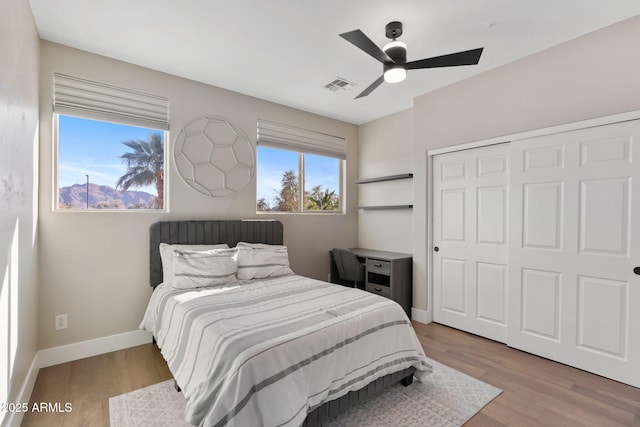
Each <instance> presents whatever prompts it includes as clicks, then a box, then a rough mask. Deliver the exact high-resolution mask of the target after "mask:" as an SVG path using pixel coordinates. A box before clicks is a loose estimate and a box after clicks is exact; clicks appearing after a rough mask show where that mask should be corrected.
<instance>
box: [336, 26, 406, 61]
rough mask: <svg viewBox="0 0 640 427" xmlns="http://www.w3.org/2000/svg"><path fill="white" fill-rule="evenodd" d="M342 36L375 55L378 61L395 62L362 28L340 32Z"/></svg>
mask: <svg viewBox="0 0 640 427" xmlns="http://www.w3.org/2000/svg"><path fill="white" fill-rule="evenodd" d="M340 37H342V38H343V39H345V40H346V41H348V42H350V43H352V44H353V45H354V46H356V47H358V48H360V49H362V50H363V51H365V52H366V53H368V54H369V55H371V56H373V57H374V58H375V59H377V60H378V61H380V62H382V63H383V64H384V63H385V62H394V61H393V59H391V58H390V57H389V55H387V54H386V53H384V51H383V50H382V49H380V48H379V47H378V46H377V45H376V44H375V43H374V42H373V41H371V39H370V38H369V37H367V36H366V34H365V33H363V32H362V31H360V30H353V31H349V32H348V33H342V34H340Z"/></svg>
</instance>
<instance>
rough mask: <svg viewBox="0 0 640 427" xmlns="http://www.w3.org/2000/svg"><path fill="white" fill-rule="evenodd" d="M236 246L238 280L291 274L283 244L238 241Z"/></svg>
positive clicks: (285, 248) (287, 255)
mask: <svg viewBox="0 0 640 427" xmlns="http://www.w3.org/2000/svg"><path fill="white" fill-rule="evenodd" d="M237 248H238V250H239V252H238V279H240V280H250V279H263V278H265V277H277V276H284V275H286V274H293V271H291V268H289V253H288V252H287V247H286V246H284V245H266V244H263V243H245V242H239V243H238V246H237Z"/></svg>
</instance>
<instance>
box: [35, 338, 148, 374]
mask: <svg viewBox="0 0 640 427" xmlns="http://www.w3.org/2000/svg"><path fill="white" fill-rule="evenodd" d="M151 340H152V336H151V334H150V333H149V332H146V331H131V332H125V333H123V334H118V335H111V336H108V337H102V338H96V339H93V340H88V341H81V342H76V343H73V344H67V345H61V346H60V347H52V348H46V349H44V350H40V351H39V352H38V353H37V354H36V359H37V364H36V367H37V368H46V367H47V366H53V365H58V364H60V363H66V362H71V361H72V360H78V359H84V358H85V357H91V356H97V355H98V354H103V353H110V352H112V351H117V350H122V349H123V348H129V347H135V346H137V345H142V344H147V343H150V342H151Z"/></svg>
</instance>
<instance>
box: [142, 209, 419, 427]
mask: <svg viewBox="0 0 640 427" xmlns="http://www.w3.org/2000/svg"><path fill="white" fill-rule="evenodd" d="M149 238H150V242H149V243H150V248H149V249H150V284H151V286H152V287H153V288H155V287H156V286H158V285H159V284H160V283H162V261H161V259H160V247H159V246H160V243H169V244H191V245H215V244H220V243H226V244H227V245H229V247H234V246H235V245H236V244H237V243H238V242H249V243H267V244H270V245H282V244H283V227H282V223H281V222H280V221H277V220H266V221H261V220H199V221H198V220H197V221H160V222H156V223H154V224H152V225H151V227H150V228H149ZM414 372H415V368H413V367H411V368H407V369H404V370H402V371H398V372H394V373H391V374H388V375H386V376H384V377H382V378H378V379H377V380H375V381H373V382H371V383H369V384H368V385H366V386H364V387H363V388H361V389H360V390H355V391H351V392H349V393H348V394H346V395H344V396H342V397H340V398H338V399H336V400H332V401H330V402H326V403H324V404H322V405H320V406H319V407H317V408H315V409H314V410H313V411H311V412H310V413H309V414H307V418H306V420H305V422H304V423H303V426H305V427H315V426H320V425H322V424H323V423H325V422H327V421H329V420H330V419H332V418H335V417H337V416H338V415H340V414H342V413H343V412H346V411H348V410H349V409H350V408H352V407H354V406H356V405H359V404H361V403H364V402H365V401H367V400H369V399H371V398H372V397H373V396H375V395H377V394H378V393H380V392H381V391H383V390H385V389H386V388H388V387H390V386H392V385H394V384H396V383H398V382H400V383H402V385H404V386H408V385H409V384H411V383H412V382H413V373H414Z"/></svg>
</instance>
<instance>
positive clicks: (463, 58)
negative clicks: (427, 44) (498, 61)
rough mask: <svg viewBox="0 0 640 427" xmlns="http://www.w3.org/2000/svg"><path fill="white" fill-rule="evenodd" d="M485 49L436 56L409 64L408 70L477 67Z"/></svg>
mask: <svg viewBox="0 0 640 427" xmlns="http://www.w3.org/2000/svg"><path fill="white" fill-rule="evenodd" d="M483 49H484V48H483V47H481V48H478V49H472V50H465V51H463V52H457V53H450V54H448V55H442V56H434V57H433V58H426V59H419V60H417V61H411V62H407V69H408V70H416V69H419V68H437V67H456V66H458V65H476V64H477V63H478V61H480V55H482V50H483Z"/></svg>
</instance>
